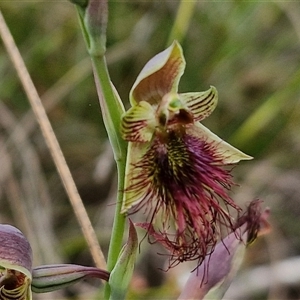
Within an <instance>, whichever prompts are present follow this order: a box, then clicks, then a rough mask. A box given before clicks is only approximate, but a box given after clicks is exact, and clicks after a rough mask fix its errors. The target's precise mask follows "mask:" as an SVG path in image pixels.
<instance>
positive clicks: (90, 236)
mask: <svg viewBox="0 0 300 300" xmlns="http://www.w3.org/2000/svg"><path fill="white" fill-rule="evenodd" d="M0 35H1V38H2V40H3V43H4V45H5V47H6V50H7V52H8V54H9V56H10V59H11V60H12V62H13V65H14V67H15V68H16V71H17V74H18V76H19V78H20V81H21V83H22V85H23V88H24V90H25V92H26V94H27V97H28V100H29V102H30V104H31V107H32V110H33V111H34V113H35V117H36V119H37V121H38V123H39V125H40V128H41V131H42V133H43V136H44V138H45V141H46V144H47V146H48V148H49V150H50V153H51V155H52V158H53V161H54V163H55V166H56V168H57V170H58V173H59V175H60V177H61V180H62V182H63V184H64V187H65V190H66V192H67V194H68V196H69V200H70V202H71V205H72V207H73V209H74V212H75V215H76V217H77V220H78V222H79V224H80V226H81V229H82V232H83V235H84V237H85V239H86V241H87V243H88V246H89V248H90V251H91V254H92V257H93V259H94V262H95V264H96V266H97V267H98V268H101V269H106V262H105V259H104V255H103V253H102V251H101V248H100V245H99V243H98V239H97V236H96V233H95V231H94V229H93V227H92V224H91V221H90V219H89V217H88V214H87V212H86V210H85V207H84V205H83V203H82V200H81V198H80V196H79V193H78V191H77V188H76V185H75V183H74V180H73V178H72V175H71V172H70V170H69V168H68V166H67V163H66V160H65V158H64V156H63V153H62V151H61V149H60V146H59V144H58V141H57V139H56V136H55V134H54V132H53V129H52V126H51V123H50V121H49V119H48V117H47V114H46V112H45V109H44V107H43V104H42V102H41V99H40V97H39V95H38V93H37V90H36V88H35V86H34V84H33V82H32V80H31V77H30V75H29V73H28V71H27V68H26V66H25V63H24V61H23V59H22V56H21V54H20V52H19V50H18V48H17V46H16V44H15V42H14V40H13V37H12V35H11V33H10V30H9V28H8V27H7V25H6V22H5V20H4V18H3V15H2V13H1V11H0Z"/></svg>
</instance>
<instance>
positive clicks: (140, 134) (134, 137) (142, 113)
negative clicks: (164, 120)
mask: <svg viewBox="0 0 300 300" xmlns="http://www.w3.org/2000/svg"><path fill="white" fill-rule="evenodd" d="M154 130H155V112H154V109H153V107H152V106H151V105H150V104H149V103H147V102H145V101H141V102H140V103H139V104H137V105H135V106H133V107H131V108H130V109H129V110H128V111H127V112H126V113H125V114H124V115H123V117H122V125H121V134H122V137H123V139H124V140H126V141H132V142H147V141H150V140H151V138H152V136H153V133H154Z"/></svg>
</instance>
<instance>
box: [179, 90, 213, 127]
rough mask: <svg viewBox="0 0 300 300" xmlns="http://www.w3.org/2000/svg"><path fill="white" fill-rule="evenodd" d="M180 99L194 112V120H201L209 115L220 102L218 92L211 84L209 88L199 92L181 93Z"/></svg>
mask: <svg viewBox="0 0 300 300" xmlns="http://www.w3.org/2000/svg"><path fill="white" fill-rule="evenodd" d="M179 99H180V100H181V101H182V102H183V103H185V104H186V106H187V108H188V109H189V110H190V112H191V113H192V114H193V117H194V121H201V120H203V119H205V118H206V117H208V116H209V115H210V114H211V113H212V112H213V111H214V109H215V108H216V106H217V103H218V92H217V90H216V88H215V87H213V86H211V87H210V89H209V90H207V91H205V92H199V93H185V94H179Z"/></svg>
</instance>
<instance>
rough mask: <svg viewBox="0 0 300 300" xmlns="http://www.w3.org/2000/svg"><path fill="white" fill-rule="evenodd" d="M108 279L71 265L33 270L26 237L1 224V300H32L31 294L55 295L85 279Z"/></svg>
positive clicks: (95, 271)
mask: <svg viewBox="0 0 300 300" xmlns="http://www.w3.org/2000/svg"><path fill="white" fill-rule="evenodd" d="M109 275H110V274H109V273H108V272H107V271H105V270H101V269H98V268H94V267H85V266H80V265H71V264H59V265H43V266H39V267H36V268H32V250H31V247H30V244H29V242H28V240H27V239H26V238H25V236H24V235H23V233H22V232H21V231H20V230H19V229H17V228H15V227H13V226H11V225H6V224H0V300H8V299H10V300H13V299H16V300H32V291H33V292H35V293H46V292H50V291H54V290H57V289H61V288H64V287H67V286H70V285H72V284H74V283H76V282H78V281H80V280H82V279H83V278H86V277H95V278H100V279H103V280H106V281H108V280H109Z"/></svg>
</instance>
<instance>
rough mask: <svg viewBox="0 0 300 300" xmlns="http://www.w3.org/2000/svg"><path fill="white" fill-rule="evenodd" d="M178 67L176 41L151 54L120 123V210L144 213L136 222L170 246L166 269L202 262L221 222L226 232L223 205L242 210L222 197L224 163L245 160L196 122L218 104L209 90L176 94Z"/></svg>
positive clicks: (227, 178) (229, 221) (227, 177)
mask: <svg viewBox="0 0 300 300" xmlns="http://www.w3.org/2000/svg"><path fill="white" fill-rule="evenodd" d="M184 67H185V61H184V57H183V54H182V49H181V47H180V45H179V44H178V43H177V42H174V43H173V44H172V45H171V46H170V47H169V48H168V49H166V50H165V51H163V52H161V53H159V54H158V55H157V56H155V57H154V58H152V59H151V60H150V61H149V62H148V63H147V64H146V66H145V67H144V69H143V70H142V71H141V73H140V74H139V76H138V78H137V80H136V82H135V84H134V85H133V88H132V90H131V92H130V102H131V105H132V107H131V108H130V109H129V110H128V111H127V112H126V113H125V114H124V115H123V118H122V128H121V131H122V136H123V138H124V139H125V140H127V141H128V142H129V146H128V155H127V166H126V178H125V190H124V199H123V206H122V212H123V213H128V214H133V213H136V212H138V211H142V212H144V214H145V215H146V220H144V221H143V222H141V223H139V225H140V226H141V227H143V228H144V229H146V230H147V232H148V235H149V237H150V240H151V242H160V243H161V244H163V245H164V246H165V247H166V248H167V249H168V250H169V251H170V265H171V266H173V265H176V264H177V263H179V262H182V261H189V260H198V262H199V263H200V262H201V261H202V260H203V259H204V258H205V256H206V255H207V254H209V253H210V252H211V251H213V249H214V247H215V245H216V242H217V241H218V239H219V237H220V232H221V226H225V227H226V228H227V229H229V231H231V230H232V228H233V218H232V217H231V216H230V214H229V208H233V209H234V210H236V211H240V208H239V206H238V205H237V204H235V203H234V201H233V200H232V199H231V198H230V196H229V195H228V191H229V190H230V188H231V186H232V184H233V182H232V179H231V174H230V168H228V167H226V166H227V165H232V164H234V163H237V162H239V161H240V160H247V159H251V157H250V156H248V155H246V154H244V153H242V152H241V151H239V150H237V149H236V148H234V147H232V146H231V145H229V144H228V143H226V142H224V141H223V140H222V139H220V138H219V137H217V136H216V135H215V134H213V133H212V132H210V131H209V130H208V129H207V128H205V127H204V126H203V125H202V124H201V123H200V121H202V120H203V119H204V118H206V117H207V116H209V115H210V114H211V113H212V112H213V110H214V109H215V107H216V105H217V100H218V93H217V90H216V89H215V88H214V87H210V89H209V90H207V91H205V92H199V93H183V94H181V93H178V92H177V89H178V83H179V79H180V77H181V75H182V74H183V71H184Z"/></svg>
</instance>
